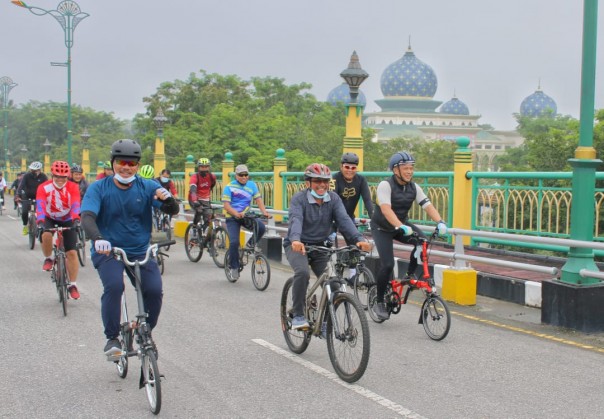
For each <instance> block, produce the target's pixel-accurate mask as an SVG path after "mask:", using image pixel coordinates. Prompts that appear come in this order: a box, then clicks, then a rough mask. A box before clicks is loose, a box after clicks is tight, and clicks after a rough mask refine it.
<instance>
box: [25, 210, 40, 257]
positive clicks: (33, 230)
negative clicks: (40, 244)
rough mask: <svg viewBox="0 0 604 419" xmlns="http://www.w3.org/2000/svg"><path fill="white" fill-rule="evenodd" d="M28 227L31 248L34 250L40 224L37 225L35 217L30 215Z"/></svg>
mask: <svg viewBox="0 0 604 419" xmlns="http://www.w3.org/2000/svg"><path fill="white" fill-rule="evenodd" d="M27 229H28V233H27V234H28V235H29V248H30V249H31V250H34V247H36V236H37V235H38V226H37V225H36V219H35V217H29V221H28V222H27Z"/></svg>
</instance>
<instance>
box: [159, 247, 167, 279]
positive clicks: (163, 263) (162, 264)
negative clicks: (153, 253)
mask: <svg viewBox="0 0 604 419" xmlns="http://www.w3.org/2000/svg"><path fill="white" fill-rule="evenodd" d="M157 266H158V267H159V274H160V275H163V274H164V269H165V267H166V260H165V259H164V255H162V254H161V253H159V252H158V253H157Z"/></svg>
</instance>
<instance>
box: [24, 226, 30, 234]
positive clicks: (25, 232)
mask: <svg viewBox="0 0 604 419" xmlns="http://www.w3.org/2000/svg"><path fill="white" fill-rule="evenodd" d="M28 234H29V228H27V226H23V235H24V236H27V235H28Z"/></svg>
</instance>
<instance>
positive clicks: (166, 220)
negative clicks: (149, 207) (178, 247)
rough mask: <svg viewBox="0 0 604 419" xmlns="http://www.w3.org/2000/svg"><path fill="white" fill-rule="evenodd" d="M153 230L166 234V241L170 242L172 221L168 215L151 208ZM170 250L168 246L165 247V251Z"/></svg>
mask: <svg viewBox="0 0 604 419" xmlns="http://www.w3.org/2000/svg"><path fill="white" fill-rule="evenodd" d="M153 229H154V230H155V231H158V232H159V231H163V232H164V233H166V236H167V237H168V240H172V220H171V217H170V215H168V214H166V213H165V212H162V211H161V210H160V209H159V208H155V207H154V208H153ZM168 250H170V246H166V251H168Z"/></svg>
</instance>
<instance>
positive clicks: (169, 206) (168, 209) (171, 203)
mask: <svg viewBox="0 0 604 419" xmlns="http://www.w3.org/2000/svg"><path fill="white" fill-rule="evenodd" d="M160 209H161V211H162V212H165V213H166V214H168V215H176V214H178V213H179V212H180V205H178V202H176V199H174V198H172V197H170V198H168V199H166V200H165V201H163V203H162V204H161V208H160Z"/></svg>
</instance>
